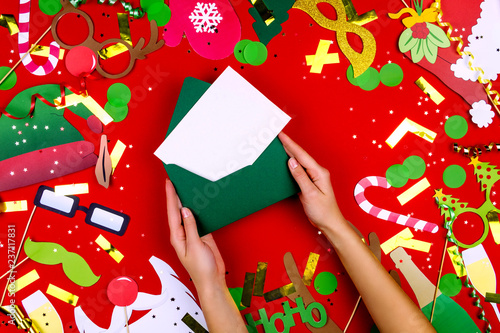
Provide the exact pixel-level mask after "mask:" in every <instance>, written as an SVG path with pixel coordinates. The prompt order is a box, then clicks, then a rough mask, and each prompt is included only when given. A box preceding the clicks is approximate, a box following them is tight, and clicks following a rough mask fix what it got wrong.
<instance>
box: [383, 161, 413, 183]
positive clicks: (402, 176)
mask: <svg viewBox="0 0 500 333" xmlns="http://www.w3.org/2000/svg"><path fill="white" fill-rule="evenodd" d="M409 176H410V170H408V168H407V167H406V166H404V165H401V164H394V165H391V166H390V167H389V168H388V169H387V171H386V172H385V178H387V182H388V183H389V184H391V186H392V187H403V186H405V185H406V183H407V182H408V178H409Z"/></svg>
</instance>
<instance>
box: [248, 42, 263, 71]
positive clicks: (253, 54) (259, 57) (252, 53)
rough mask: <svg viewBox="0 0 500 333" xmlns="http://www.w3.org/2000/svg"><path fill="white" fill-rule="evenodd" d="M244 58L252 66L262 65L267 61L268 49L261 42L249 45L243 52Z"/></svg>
mask: <svg viewBox="0 0 500 333" xmlns="http://www.w3.org/2000/svg"><path fill="white" fill-rule="evenodd" d="M243 57H245V60H246V62H248V63H249V64H250V65H253V66H259V65H262V64H263V63H264V62H265V61H266V59H267V48H266V46H265V45H264V44H262V43H261V42H252V43H249V44H248V45H247V46H246V47H245V49H244V50H243Z"/></svg>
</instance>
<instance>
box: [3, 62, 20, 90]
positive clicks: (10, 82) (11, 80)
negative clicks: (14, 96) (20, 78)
mask: <svg viewBox="0 0 500 333" xmlns="http://www.w3.org/2000/svg"><path fill="white" fill-rule="evenodd" d="M10 70H11V68H10V67H6V66H2V67H0V80H1V79H2V78H3V77H4V76H5V75H6V74H7V73H8V72H9V71H10ZM16 82H17V75H16V72H14V71H12V72H11V73H10V74H9V76H8V77H7V78H6V79H5V81H3V82H2V84H0V90H9V89H11V88H12V87H14V86H15V85H16Z"/></svg>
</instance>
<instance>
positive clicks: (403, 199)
mask: <svg viewBox="0 0 500 333" xmlns="http://www.w3.org/2000/svg"><path fill="white" fill-rule="evenodd" d="M430 186H431V184H430V183H429V181H428V180H427V178H425V177H424V178H423V179H421V180H420V181H419V182H418V183H416V184H415V185H413V186H412V187H410V188H409V189H407V190H406V191H404V192H403V193H401V194H400V195H398V201H399V203H400V204H401V206H403V205H404V204H406V203H407V202H408V201H410V200H411V199H413V198H415V197H416V196H417V195H419V194H420V193H422V192H423V191H424V190H425V189H427V188H429V187H430Z"/></svg>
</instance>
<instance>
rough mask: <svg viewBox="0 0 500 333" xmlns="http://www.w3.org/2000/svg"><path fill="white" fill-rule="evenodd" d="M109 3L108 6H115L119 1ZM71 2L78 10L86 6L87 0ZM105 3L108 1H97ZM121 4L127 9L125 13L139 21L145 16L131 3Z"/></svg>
mask: <svg viewBox="0 0 500 333" xmlns="http://www.w3.org/2000/svg"><path fill="white" fill-rule="evenodd" d="M107 1H108V5H110V6H113V5H114V4H115V3H116V1H118V0H107ZM69 2H70V3H71V4H72V5H73V6H74V7H75V8H78V7H79V6H81V5H83V4H85V3H86V2H87V0H69ZM105 2H106V0H97V3H98V4H101V5H102V4H103V3H105ZM120 3H121V4H122V6H123V8H125V11H127V12H128V13H129V15H130V16H131V17H133V18H135V19H138V18H141V17H143V16H144V11H143V10H142V9H141V8H134V7H132V5H131V4H130V3H129V2H127V1H125V0H120Z"/></svg>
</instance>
